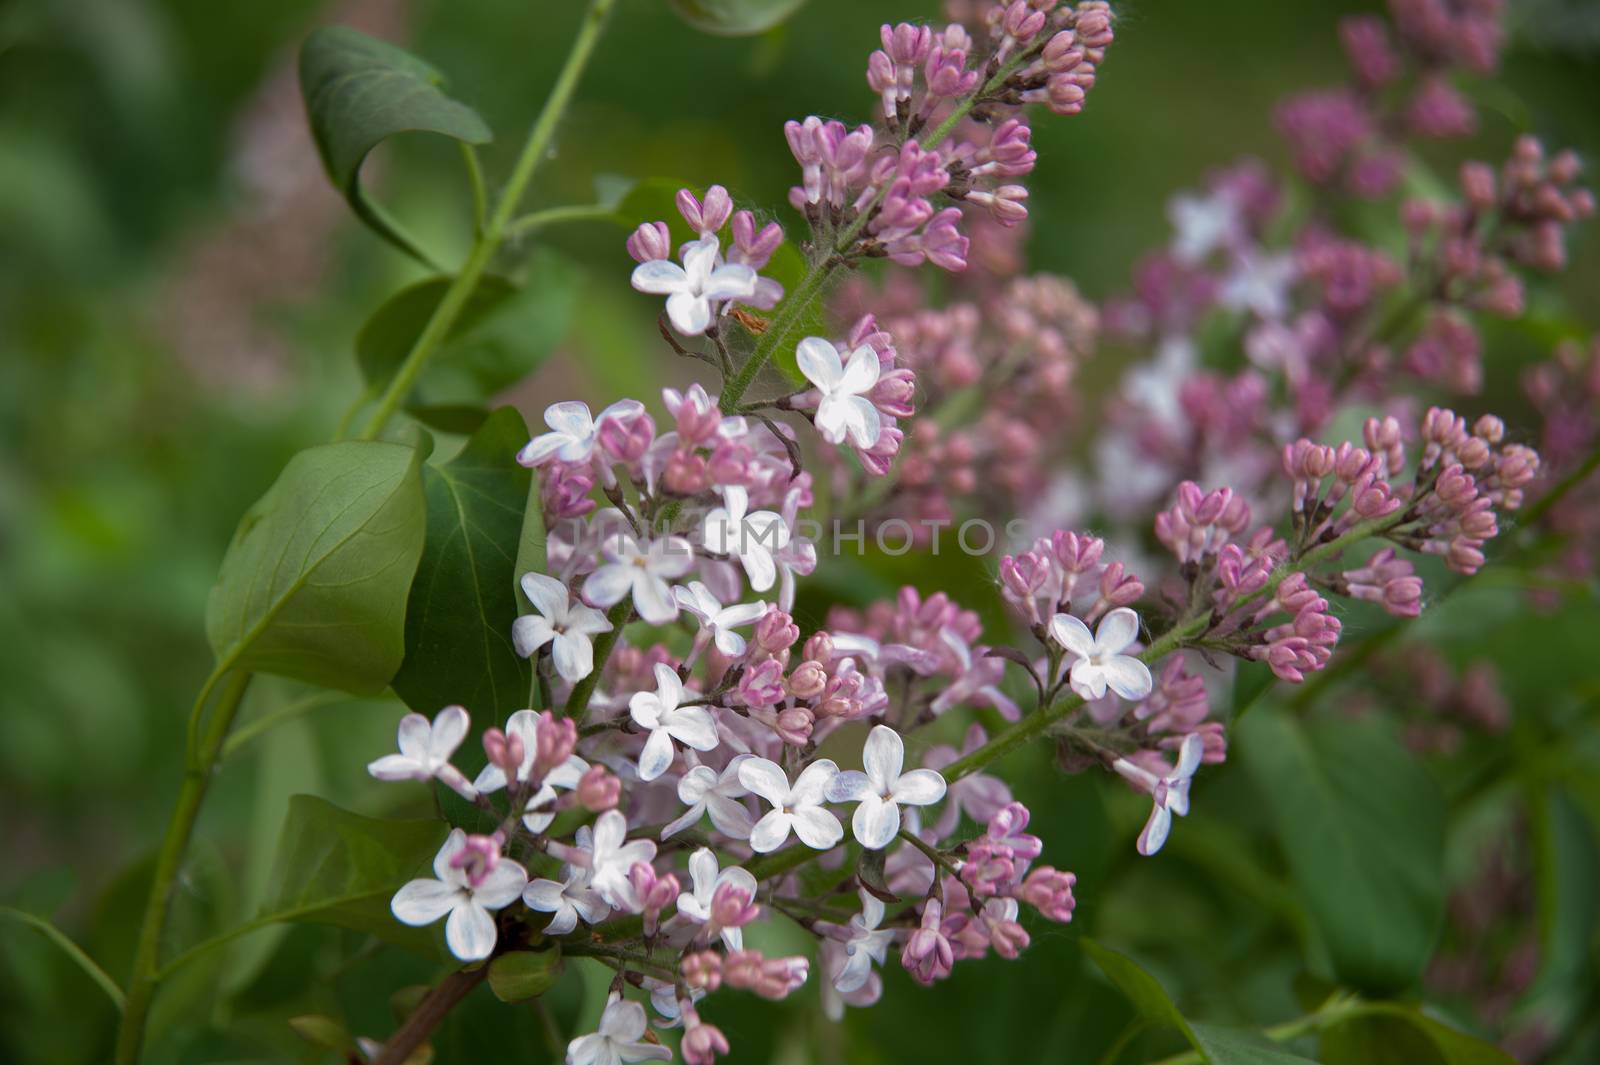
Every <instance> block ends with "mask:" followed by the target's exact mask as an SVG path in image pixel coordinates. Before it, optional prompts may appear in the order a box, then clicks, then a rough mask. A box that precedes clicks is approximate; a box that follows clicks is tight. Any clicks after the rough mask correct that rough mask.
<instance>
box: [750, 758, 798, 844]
mask: <svg viewBox="0 0 1600 1065" xmlns="http://www.w3.org/2000/svg"><path fill="white" fill-rule="evenodd" d="M739 783H741V784H743V785H744V786H745V787H747V788H749V789H750V790H751V791H752V792H754V793H755V794H757V795H759V796H761V797H762V798H763V799H765V800H767V801H768V802H769V803H771V804H772V805H773V806H782V805H783V803H784V800H785V799H787V798H788V797H789V778H788V777H787V776H785V775H784V772H783V770H782V769H780V768H778V763H776V762H774V761H771V760H770V759H767V758H751V759H750V760H749V761H747V762H744V763H741V764H740V766H739ZM784 834H785V835H787V834H788V830H787V829H785V830H784ZM780 842H781V841H780Z"/></svg>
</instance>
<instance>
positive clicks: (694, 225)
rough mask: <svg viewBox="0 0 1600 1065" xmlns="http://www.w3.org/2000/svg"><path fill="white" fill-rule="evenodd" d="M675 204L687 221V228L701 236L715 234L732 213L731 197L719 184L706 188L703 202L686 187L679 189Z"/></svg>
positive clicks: (712, 235)
mask: <svg viewBox="0 0 1600 1065" xmlns="http://www.w3.org/2000/svg"><path fill="white" fill-rule="evenodd" d="M677 204H678V213H679V214H681V215H683V220H684V221H685V222H687V223H689V228H690V229H692V230H694V231H695V232H696V233H699V234H700V236H702V237H714V236H716V235H717V233H718V232H720V231H721V229H722V227H723V226H724V225H726V224H727V222H728V216H729V215H731V214H732V213H733V199H732V198H731V197H730V196H729V195H728V190H727V189H725V188H723V187H722V186H721V185H713V186H711V187H710V188H709V189H707V190H706V198H705V202H704V203H702V202H701V201H699V200H697V199H695V196H694V193H693V192H690V191H689V190H688V189H679V190H678V196H677Z"/></svg>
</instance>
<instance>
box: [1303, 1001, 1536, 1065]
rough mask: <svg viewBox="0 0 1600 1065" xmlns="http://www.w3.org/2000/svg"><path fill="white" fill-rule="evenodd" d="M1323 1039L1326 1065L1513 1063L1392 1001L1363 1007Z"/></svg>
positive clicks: (1477, 1041) (1504, 1055) (1495, 1050)
mask: <svg viewBox="0 0 1600 1065" xmlns="http://www.w3.org/2000/svg"><path fill="white" fill-rule="evenodd" d="M1321 1042H1322V1046H1321V1054H1320V1057H1321V1058H1322V1061H1323V1062H1324V1065H1514V1059H1513V1058H1512V1057H1511V1056H1510V1055H1509V1054H1507V1053H1506V1052H1505V1051H1503V1050H1501V1049H1500V1048H1499V1047H1496V1046H1492V1045H1491V1044H1489V1043H1485V1042H1483V1041H1482V1040H1480V1039H1474V1038H1473V1037H1472V1036H1470V1035H1467V1034H1466V1033H1465V1032H1458V1031H1456V1030H1455V1029H1454V1028H1451V1027H1449V1026H1448V1025H1444V1024H1441V1023H1439V1022H1438V1021H1436V1020H1434V1019H1433V1018H1432V1017H1429V1016H1427V1015H1426V1014H1423V1013H1421V1012H1418V1011H1417V1010H1415V1009H1411V1008H1410V1007H1407V1006H1400V1005H1396V1004H1391V1003H1379V1004H1375V1005H1369V1006H1367V1007H1365V1008H1364V1009H1363V1010H1362V1011H1361V1013H1360V1014H1358V1015H1357V1016H1356V1017H1354V1018H1353V1019H1351V1020H1349V1021H1346V1022H1344V1023H1342V1024H1339V1025H1337V1026H1335V1027H1331V1028H1328V1029H1327V1030H1325V1031H1324V1032H1323V1033H1322V1040H1321Z"/></svg>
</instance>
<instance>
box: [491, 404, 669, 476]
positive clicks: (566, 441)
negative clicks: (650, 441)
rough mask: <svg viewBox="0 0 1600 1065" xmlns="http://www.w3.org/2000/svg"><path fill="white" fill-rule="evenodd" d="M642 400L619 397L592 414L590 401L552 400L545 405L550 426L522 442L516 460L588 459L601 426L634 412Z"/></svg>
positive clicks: (527, 463) (536, 462) (531, 462)
mask: <svg viewBox="0 0 1600 1065" xmlns="http://www.w3.org/2000/svg"><path fill="white" fill-rule="evenodd" d="M643 410H644V404H643V403H640V402H639V401H638V400H636V399H619V400H617V401H616V402H615V403H613V404H611V406H609V407H607V408H606V409H605V410H603V411H601V412H600V417H598V418H595V417H591V416H590V414H589V405H588V404H587V403H580V402H578V401H577V400H568V401H567V402H565V403H552V404H550V406H548V407H546V408H545V409H544V423H545V424H546V425H548V426H549V427H550V431H549V432H548V433H541V434H540V435H538V436H536V437H534V438H533V439H532V440H530V441H528V442H527V443H526V444H524V445H523V447H522V450H521V451H519V452H517V461H518V462H520V463H521V464H522V465H524V466H542V465H544V464H545V463H546V462H549V461H550V460H551V459H553V458H555V459H560V460H561V461H562V462H571V463H576V462H587V461H589V456H591V455H593V454H594V449H595V444H596V443H597V442H598V441H599V438H600V426H601V425H603V424H605V422H606V421H607V420H609V419H611V418H614V417H616V416H618V415H621V414H637V413H639V412H641V411H643Z"/></svg>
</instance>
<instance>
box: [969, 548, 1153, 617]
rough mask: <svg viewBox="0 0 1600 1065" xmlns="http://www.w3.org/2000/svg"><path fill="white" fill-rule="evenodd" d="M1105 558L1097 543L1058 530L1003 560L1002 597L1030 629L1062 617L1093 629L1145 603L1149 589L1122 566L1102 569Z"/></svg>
mask: <svg viewBox="0 0 1600 1065" xmlns="http://www.w3.org/2000/svg"><path fill="white" fill-rule="evenodd" d="M1104 552H1105V542H1104V541H1103V540H1100V539H1099V538H1098V537H1094V536H1090V535H1088V534H1086V533H1076V532H1070V531H1068V530H1065V529H1058V530H1057V531H1056V532H1054V533H1052V534H1051V535H1050V537H1049V538H1048V539H1044V538H1041V539H1039V540H1037V541H1035V543H1034V545H1033V546H1032V547H1031V548H1030V549H1028V550H1027V551H1024V552H1022V553H1021V554H1019V555H1006V556H1005V557H1003V558H1002V559H1001V560H1000V594H1001V596H1002V597H1003V598H1004V599H1005V600H1006V602H1008V603H1010V604H1011V605H1012V606H1013V607H1015V608H1016V609H1017V611H1018V612H1019V613H1021V614H1022V616H1023V617H1024V619H1026V620H1027V622H1028V624H1029V625H1041V624H1043V623H1044V622H1046V621H1048V620H1049V619H1050V617H1051V616H1052V615H1054V614H1058V613H1076V614H1080V615H1081V616H1082V617H1083V620H1084V621H1085V622H1086V623H1088V624H1093V623H1094V622H1095V621H1096V620H1097V619H1098V618H1100V617H1101V616H1102V615H1104V614H1105V613H1106V612H1107V611H1108V610H1113V609H1115V608H1117V607H1125V606H1131V605H1132V604H1134V603H1137V602H1138V601H1139V600H1140V599H1142V598H1143V597H1144V583H1143V582H1142V581H1141V580H1140V579H1139V578H1138V577H1137V576H1136V575H1134V574H1133V573H1130V572H1128V570H1127V568H1126V567H1125V566H1124V565H1123V564H1122V563H1121V562H1108V563H1105V564H1103V565H1102V562H1101V556H1102V555H1103V554H1104Z"/></svg>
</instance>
